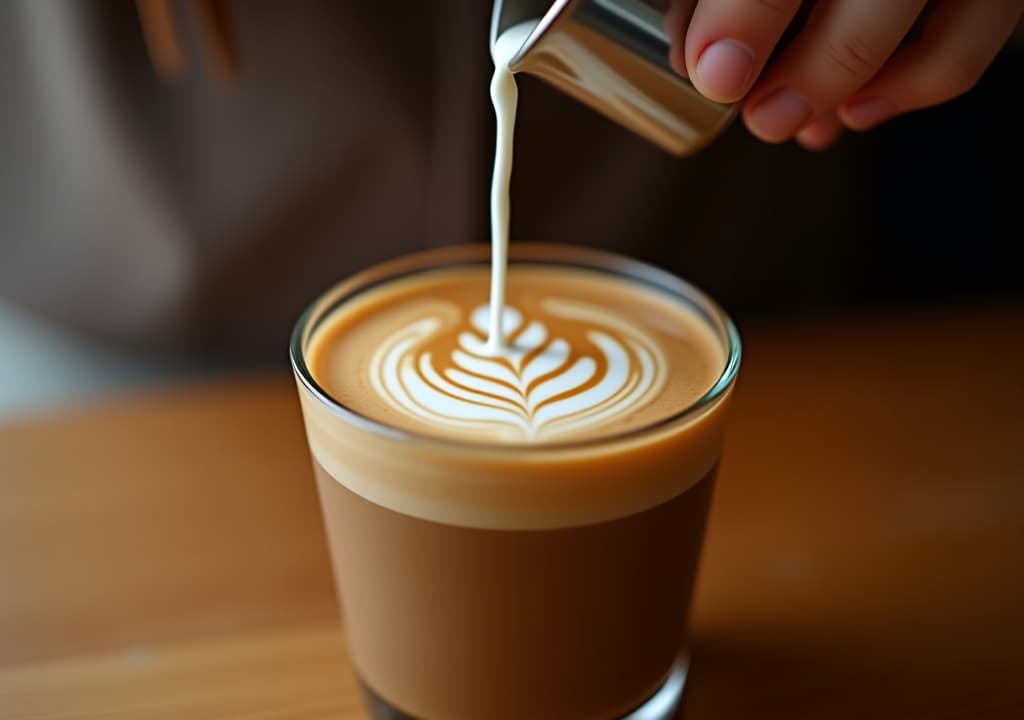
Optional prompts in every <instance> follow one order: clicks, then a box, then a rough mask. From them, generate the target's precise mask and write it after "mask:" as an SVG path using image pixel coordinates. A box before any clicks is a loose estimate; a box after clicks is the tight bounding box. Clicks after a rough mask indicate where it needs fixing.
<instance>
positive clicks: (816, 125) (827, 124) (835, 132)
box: [796, 112, 843, 152]
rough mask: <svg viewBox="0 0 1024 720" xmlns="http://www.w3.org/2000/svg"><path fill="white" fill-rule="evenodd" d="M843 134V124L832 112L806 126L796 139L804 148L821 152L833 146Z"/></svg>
mask: <svg viewBox="0 0 1024 720" xmlns="http://www.w3.org/2000/svg"><path fill="white" fill-rule="evenodd" d="M842 134H843V124H842V123H841V122H839V118H838V117H837V116H836V114H835V113H834V112H830V113H825V114H824V115H822V116H821V117H820V118H818V119H816V120H812V121H811V122H810V123H809V124H808V125H806V126H804V128H803V129H802V130H800V132H798V133H797V134H796V141H797V142H798V143H799V144H800V147H802V148H803V149H804V150H811V151H812V152H821V151H822V150H828V149H829V148H830V147H832V144H833V143H835V141H836V140H838V139H839V136H840V135H842Z"/></svg>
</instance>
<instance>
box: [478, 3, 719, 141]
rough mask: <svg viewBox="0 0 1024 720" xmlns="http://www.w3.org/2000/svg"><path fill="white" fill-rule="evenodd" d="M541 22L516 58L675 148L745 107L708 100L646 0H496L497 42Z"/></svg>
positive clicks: (709, 133) (514, 64)
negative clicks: (685, 73) (682, 70)
mask: <svg viewBox="0 0 1024 720" xmlns="http://www.w3.org/2000/svg"><path fill="white" fill-rule="evenodd" d="M528 20H537V21H538V23H537V26H536V28H534V30H533V32H532V33H530V36H529V38H528V39H527V40H526V42H525V43H524V44H523V46H522V48H520V50H519V52H518V53H517V54H516V55H515V56H514V57H513V58H512V60H511V62H510V63H509V67H510V68H511V70H512V71H513V72H525V73H529V74H531V75H536V76H538V77H540V78H542V79H543V80H545V81H546V82H548V83H550V84H552V85H554V86H555V87H557V88H559V89H561V90H562V91H563V92H565V93H567V94H568V95H571V96H572V97H575V98H576V99H578V100H580V101H582V102H583V103H585V104H587V105H589V106H590V107H592V108H593V109H595V110H597V111H598V112H600V113H603V114H604V115H606V116H608V117H609V118H611V119H613V120H615V121H616V122H618V123H619V124H621V125H622V126H623V127H626V128H629V129H630V130H633V131H634V132H636V133H638V134H639V135H642V136H643V137H645V138H647V139H648V140H650V141H651V142H653V143H655V144H657V145H659V146H661V147H662V148H664V149H665V150H667V151H668V152H670V153H673V154H675V155H689V154H691V153H694V152H696V151H697V150H700V149H701V148H702V147H704V146H705V145H707V144H708V143H709V142H710V141H711V140H713V139H714V138H715V137H717V136H718V135H719V134H720V133H721V132H722V131H723V130H724V129H725V128H726V127H727V126H728V125H729V123H730V121H731V120H732V119H733V117H734V116H735V115H736V111H737V109H738V106H736V105H723V104H721V103H716V102H712V101H711V100H708V99H707V98H705V97H704V96H703V95H701V94H700V93H699V92H697V90H696V88H694V87H693V85H692V84H691V83H690V81H689V80H688V79H686V78H684V77H681V76H680V75H679V74H678V73H676V72H675V71H674V70H672V68H671V67H670V66H669V61H668V54H669V39H668V35H667V34H666V32H665V28H664V13H663V12H661V11H660V10H658V9H657V8H656V7H654V5H652V4H650V3H648V2H644V0H555V2H550V0H548V1H547V2H545V1H544V0H540V1H538V0H496V1H495V4H494V14H493V16H492V18H491V46H492V47H493V45H494V42H495V40H496V38H497V37H498V35H500V34H501V32H502V31H504V30H505V29H506V28H509V27H511V26H513V25H516V24H518V23H521V22H525V21H528Z"/></svg>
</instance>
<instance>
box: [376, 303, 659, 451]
mask: <svg viewBox="0 0 1024 720" xmlns="http://www.w3.org/2000/svg"><path fill="white" fill-rule="evenodd" d="M542 305H543V309H544V310H545V311H546V312H547V313H549V314H550V315H551V316H552V318H555V319H560V320H566V321H575V322H579V323H583V324H585V325H586V327H587V328H588V329H587V330H586V331H585V336H586V339H587V340H588V341H589V344H590V345H591V347H592V348H593V349H594V350H596V353H595V355H593V356H592V355H588V354H580V353H579V352H573V349H572V348H571V347H570V345H569V343H568V342H567V341H566V340H565V339H564V338H561V337H558V336H557V335H556V334H554V333H552V332H551V329H550V328H549V326H548V325H547V324H546V323H545V322H543V321H542V320H539V319H530V320H527V319H526V318H524V317H523V314H522V313H521V312H520V311H519V310H517V309H516V308H514V307H505V308H504V312H503V314H502V323H501V326H502V333H503V335H504V336H505V337H506V338H510V341H509V342H507V344H506V346H505V348H504V349H503V351H502V353H501V357H498V358H495V357H494V356H493V353H492V352H491V348H490V347H489V346H488V343H487V341H486V339H485V338H486V333H487V331H488V325H489V308H488V307H487V306H480V307H478V308H476V309H475V310H474V311H473V312H472V313H471V315H470V318H469V326H470V327H469V329H467V330H464V331H463V332H461V333H459V335H458V344H457V346H456V348H455V349H454V350H453V351H452V352H451V356H450V357H446V358H436V357H433V356H432V353H431V352H430V351H429V350H424V349H423V348H430V347H431V346H432V343H431V340H432V339H433V338H434V336H436V335H437V334H438V333H439V332H440V331H442V330H443V328H444V323H443V322H442V320H441V319H440V318H438V317H431V316H427V317H424V318H420V319H417V320H416V321H415V322H413V323H412V324H410V325H408V326H405V327H402V328H400V329H398V330H397V331H396V332H394V333H393V334H392V335H391V336H390V337H389V338H388V339H387V340H386V341H385V342H384V343H383V344H382V345H381V346H380V348H379V349H378V350H377V352H376V353H374V356H373V359H372V361H371V363H370V367H369V374H370V380H371V383H372V384H373V387H374V389H375V390H376V391H377V393H378V394H379V395H380V397H381V398H382V399H384V400H385V401H386V402H388V403H389V404H390V405H391V407H392V408H393V409H394V410H396V411H398V412H401V413H405V414H408V415H410V416H412V417H414V418H416V419H418V420H420V421H422V422H424V423H426V424H428V425H429V426H433V427H435V428H444V427H446V428H450V429H452V430H456V431H461V432H462V433H464V434H465V435H467V436H485V437H489V438H493V439H494V440H497V441H508V442H516V441H519V442H523V441H527V442H529V441H549V440H553V439H557V438H558V437H560V436H562V437H566V436H573V435H579V434H580V433H582V432H584V431H586V430H588V429H592V428H594V427H598V426H600V425H601V424H602V423H605V422H608V421H609V420H613V419H616V418H619V417H621V416H622V415H624V414H626V413H629V412H630V411H632V410H634V409H636V408H639V407H643V406H644V405H645V404H647V403H648V402H649V401H650V400H652V399H653V398H655V397H657V396H658V394H659V393H660V391H661V389H662V388H663V387H664V385H665V368H666V365H667V363H666V359H665V356H664V352H663V351H662V349H661V347H660V346H659V345H658V343H657V342H656V341H655V340H654V339H653V338H651V337H650V336H649V335H647V334H646V333H644V332H642V331H641V330H639V329H638V328H636V327H635V326H633V325H631V324H630V323H629V322H627V321H626V320H625V319H624V318H619V317H616V316H615V315H614V314H612V313H610V312H608V311H607V310H605V309H602V308H599V307H596V306H592V305H588V304H586V303H581V302H578V301H572V300H562V299H554V298H549V299H546V300H544V301H543V303H542Z"/></svg>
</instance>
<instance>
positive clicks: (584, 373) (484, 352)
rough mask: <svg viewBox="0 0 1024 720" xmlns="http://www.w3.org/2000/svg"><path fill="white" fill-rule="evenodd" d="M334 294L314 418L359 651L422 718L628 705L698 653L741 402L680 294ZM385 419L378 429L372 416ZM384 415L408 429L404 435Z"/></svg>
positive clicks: (526, 267)
mask: <svg viewBox="0 0 1024 720" xmlns="http://www.w3.org/2000/svg"><path fill="white" fill-rule="evenodd" d="M490 279H491V276H490V272H489V270H488V267H487V266H486V264H483V263H479V264H474V265H462V266H458V267H448V268H440V269H433V270H424V271H422V272H416V273H413V274H410V275H406V276H404V277H401V278H399V279H395V280H391V281H387V282H383V283H374V284H370V285H369V287H367V288H366V289H363V290H361V291H359V292H356V293H354V294H353V295H351V296H345V297H344V298H343V299H339V300H337V301H331V302H329V303H328V306H329V308H328V309H327V310H325V311H324V313H323V317H322V318H320V319H319V320H318V322H317V323H316V325H315V327H314V328H313V329H312V330H311V331H310V332H309V334H308V339H307V341H306V350H305V356H306V362H307V364H308V370H309V373H310V374H311V375H312V378H313V379H314V381H315V383H316V385H317V386H318V390H319V391H320V392H322V393H324V394H326V395H327V396H329V397H330V398H332V399H333V400H334V401H336V402H337V403H338V404H339V405H340V406H342V407H343V408H344V409H345V412H346V413H350V414H351V417H348V419H347V420H346V421H341V420H339V417H338V416H337V414H336V413H337V410H336V409H333V408H331V407H330V406H327V405H325V404H324V403H323V402H322V401H321V399H320V398H317V397H316V396H315V395H314V394H312V393H310V392H308V388H303V390H305V392H303V393H302V399H303V410H304V415H305V418H306V424H307V431H308V436H309V441H310V446H311V448H312V451H313V455H314V459H315V461H316V472H317V477H318V482H319V486H320V496H321V501H322V506H323V511H324V514H325V519H326V527H327V531H328V537H329V541H330V545H331V552H332V557H333V559H334V563H335V573H336V577H337V579H338V592H339V596H340V599H341V605H342V608H343V611H344V616H345V619H346V624H347V634H348V637H349V640H350V647H351V652H352V656H353V659H354V662H355V666H356V668H357V670H358V672H359V674H360V676H361V678H362V680H363V681H364V683H365V684H366V686H367V687H368V688H369V689H370V691H371V692H372V693H373V694H374V695H376V696H378V697H379V698H383V699H384V700H385V701H386V702H387V703H388V704H389V705H391V706H392V707H394V708H397V709H398V710H399V711H401V712H402V713H405V714H407V715H408V716H410V717H416V718H426V719H427V720H477V719H479V718H493V719H494V720H505V719H508V720H512V719H515V720H521V719H522V718H533V719H537V720H540V719H542V718H558V719H559V720H575V719H580V720H583V719H588V720H593V719H607V720H610V719H611V718H618V717H622V716H624V715H626V714H628V713H629V712H630V711H631V710H632V709H634V708H636V707H637V706H638V705H640V704H641V703H642V702H643V701H644V700H645V699H646V698H648V697H650V696H651V695H652V693H654V692H655V691H656V690H657V689H658V688H659V687H660V686H662V684H663V683H665V681H666V678H667V677H668V675H669V673H670V671H671V669H672V667H673V663H674V662H675V660H676V659H677V657H678V656H679V654H680V651H681V649H682V646H683V640H684V629H685V620H686V615H687V606H688V603H689V598H690V592H691V588H692V586H693V577H694V572H695V569H696V565H697V558H698V554H699V549H700V544H701V537H702V533H703V528H704V520H705V517H706V514H707V505H708V500H709V496H710V493H711V486H712V482H713V477H714V471H715V467H716V463H717V458H718V455H719V450H720V441H721V433H722V421H723V415H724V404H725V401H726V396H725V395H721V396H717V397H716V398H715V400H714V402H709V403H707V404H706V405H705V406H703V407H701V408H699V409H698V410H696V411H694V412H692V413H688V414H687V415H686V416H685V417H683V418H680V417H677V416H678V415H679V413H680V411H682V410H684V409H686V408H688V407H690V406H692V405H693V404H694V403H695V402H697V401H698V400H699V399H700V398H701V397H702V396H703V395H705V393H707V392H708V391H709V389H710V388H711V387H712V386H713V385H714V384H715V382H716V381H717V380H718V379H719V377H720V376H721V375H722V372H723V368H724V367H725V364H726V358H725V352H724V350H723V341H722V339H721V337H719V335H718V334H716V332H715V331H713V329H712V327H711V325H710V324H709V322H708V321H707V319H705V318H704V317H702V316H700V315H698V314H697V312H696V311H695V310H694V309H692V307H691V306H690V305H688V304H687V303H686V302H685V301H683V300H681V299H680V298H678V297H674V296H671V295H670V294H668V293H666V292H662V291H660V290H658V289H656V288H653V287H649V286H647V285H644V284H642V283H641V282H639V281H636V280H631V279H627V278H623V277H618V276H615V275H613V274H610V273H608V272H605V271H601V270H595V269H586V268H584V267H573V266H572V265H570V264H564V265H558V264H557V263H541V262H521V263H518V262H517V263H513V264H512V265H511V267H510V268H509V273H508V284H507V288H506V303H505V305H504V310H503V313H502V316H501V325H502V332H503V336H504V338H505V343H504V345H503V347H504V350H502V351H495V349H494V348H492V347H491V346H490V345H489V343H488V326H489V306H488V305H487V304H486V303H482V302H481V300H482V298H486V297H487V292H488V287H489V283H490ZM371 425H372V427H370V426H371ZM385 428H392V429H394V430H393V431H388V430H386V429H385Z"/></svg>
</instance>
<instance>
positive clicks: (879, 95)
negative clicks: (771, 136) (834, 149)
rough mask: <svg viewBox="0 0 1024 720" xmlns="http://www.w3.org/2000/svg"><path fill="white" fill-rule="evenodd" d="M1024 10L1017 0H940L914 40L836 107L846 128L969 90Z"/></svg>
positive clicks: (858, 127) (860, 126) (862, 126)
mask: <svg viewBox="0 0 1024 720" xmlns="http://www.w3.org/2000/svg"><path fill="white" fill-rule="evenodd" d="M1022 14H1024V2H1020V0H986V2H976V0H944V2H942V3H940V4H939V5H938V6H937V7H936V8H935V11H934V12H933V13H932V15H931V16H930V17H929V18H928V22H927V23H926V24H925V26H924V30H923V33H922V35H921V38H920V40H918V41H916V42H914V43H913V44H911V45H907V46H906V47H904V48H901V49H900V50H898V51H897V52H896V54H895V55H894V56H893V58H892V60H891V61H890V62H889V63H888V64H887V65H886V66H885V67H884V68H883V69H882V71H881V72H880V73H878V75H877V76H876V77H875V78H874V79H873V80H871V82H869V83H868V84H867V85H865V86H864V87H863V88H862V89H861V90H860V91H858V92H857V93H855V94H854V95H853V96H852V97H850V98H849V99H848V100H847V101H846V102H844V103H843V104H842V105H841V106H840V108H839V115H840V117H841V118H842V120H843V122H844V123H845V124H846V125H847V126H848V127H849V128H851V129H854V130H866V129H868V128H870V127H873V126H875V125H877V124H878V123H880V122H882V121H884V120H887V119H889V118H890V117H892V116H894V115H898V114H900V113H905V112H909V111H911V110H918V109H920V108H925V107H930V106H932V105H938V104H939V103H942V102H946V101H947V100H952V99H953V98H955V97H957V96H959V95H962V94H963V93H965V92H967V91H968V90H970V89H971V88H972V87H973V86H974V84H975V83H976V82H977V81H978V78H980V77H981V75H982V73H983V72H984V71H985V69H986V68H988V66H989V65H990V64H991V63H992V60H993V59H995V56H996V55H997V54H998V53H999V49H1000V48H1001V47H1002V46H1003V45H1005V44H1006V42H1007V40H1009V38H1010V35H1012V34H1013V31H1014V28H1015V27H1016V25H1017V23H1018V22H1019V21H1020V19H1021V15H1022Z"/></svg>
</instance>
